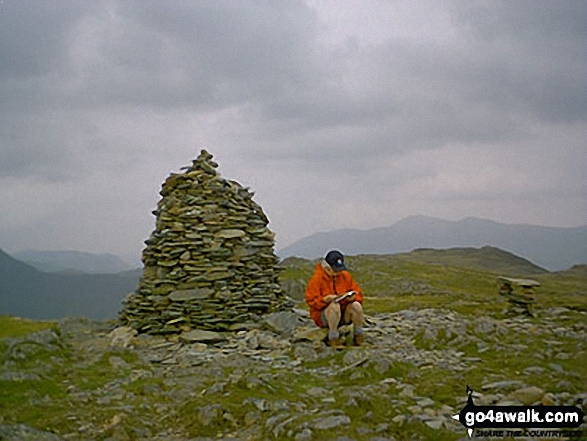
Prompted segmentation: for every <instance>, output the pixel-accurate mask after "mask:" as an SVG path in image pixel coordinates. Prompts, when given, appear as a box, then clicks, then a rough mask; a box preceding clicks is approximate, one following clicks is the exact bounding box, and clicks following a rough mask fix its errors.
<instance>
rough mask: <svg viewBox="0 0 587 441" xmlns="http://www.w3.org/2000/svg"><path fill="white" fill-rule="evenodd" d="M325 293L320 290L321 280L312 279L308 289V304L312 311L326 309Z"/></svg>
mask: <svg viewBox="0 0 587 441" xmlns="http://www.w3.org/2000/svg"><path fill="white" fill-rule="evenodd" d="M325 296H326V294H325V293H323V292H322V289H321V288H320V280H318V278H316V277H312V278H311V279H310V281H309V282H308V286H307V287H306V303H307V304H308V306H309V307H310V308H312V309H324V308H326V302H325V301H324V297H325Z"/></svg>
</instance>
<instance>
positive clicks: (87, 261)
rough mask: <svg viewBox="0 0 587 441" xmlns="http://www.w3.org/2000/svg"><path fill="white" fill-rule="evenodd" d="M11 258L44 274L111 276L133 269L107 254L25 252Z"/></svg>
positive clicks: (60, 251) (64, 251)
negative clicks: (62, 273)
mask: <svg viewBox="0 0 587 441" xmlns="http://www.w3.org/2000/svg"><path fill="white" fill-rule="evenodd" d="M12 256H13V257H14V258H16V259H18V260H21V261H23V262H25V263H28V264H29V265H31V266H33V267H35V268H36V269H38V270H41V271H44V272H70V273H72V272H73V273H75V272H82V273H87V274H113V273H119V272H121V271H129V270H131V269H133V267H131V266H130V265H129V264H128V263H127V262H125V261H124V260H122V259H121V258H120V257H117V256H115V255H113V254H108V253H106V254H93V253H85V252H82V251H66V250H58V251H39V250H26V251H20V252H18V253H13V254H12Z"/></svg>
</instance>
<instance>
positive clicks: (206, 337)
mask: <svg viewBox="0 0 587 441" xmlns="http://www.w3.org/2000/svg"><path fill="white" fill-rule="evenodd" d="M226 339H227V337H226V335H224V334H221V333H219V332H214V331H205V330H203V329H194V330H192V331H187V332H184V333H183V334H181V336H180V340H181V341H183V342H185V343H220V342H223V341H226Z"/></svg>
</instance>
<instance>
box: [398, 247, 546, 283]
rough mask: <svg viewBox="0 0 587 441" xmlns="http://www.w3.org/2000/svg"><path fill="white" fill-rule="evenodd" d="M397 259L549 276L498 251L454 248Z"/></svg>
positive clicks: (428, 251)
mask: <svg viewBox="0 0 587 441" xmlns="http://www.w3.org/2000/svg"><path fill="white" fill-rule="evenodd" d="M393 257H394V258H395V259H401V260H403V261H405V262H417V263H428V264H439V265H446V266H453V267H458V268H467V269H474V270H482V271H490V272H494V273H502V274H504V275H510V276H527V275H534V274H544V273H547V272H548V271H547V270H545V269H544V268H541V267H539V266H538V265H535V264H533V263H532V262H530V261H528V260H526V259H524V258H522V257H519V256H516V255H515V254H512V253H510V252H508V251H504V250H500V249H499V248H494V247H482V248H450V249H447V250H435V249H427V248H420V249H416V250H414V251H412V252H410V253H402V254H396V255H395V256H393Z"/></svg>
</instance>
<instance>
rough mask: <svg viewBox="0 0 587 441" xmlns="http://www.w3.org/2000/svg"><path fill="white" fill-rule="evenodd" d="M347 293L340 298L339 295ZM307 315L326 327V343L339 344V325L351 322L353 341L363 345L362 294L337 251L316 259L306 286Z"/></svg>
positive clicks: (322, 326) (337, 345)
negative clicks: (318, 259)
mask: <svg viewBox="0 0 587 441" xmlns="http://www.w3.org/2000/svg"><path fill="white" fill-rule="evenodd" d="M343 294H347V296H346V297H345V298H342V299H340V297H341V295H343ZM306 303H307V304H308V306H309V307H310V316H311V317H312V320H314V323H316V325H318V326H319V327H321V328H328V345H329V346H332V347H336V348H340V347H342V346H343V345H342V342H341V339H340V333H339V331H338V328H339V327H340V326H342V325H348V324H351V323H352V324H353V330H354V333H353V342H354V344H355V345H357V346H360V345H362V344H363V341H364V340H363V306H362V304H363V293H362V292H361V288H359V285H358V284H357V282H355V281H354V280H353V277H352V276H351V274H350V273H349V272H348V271H347V268H346V266H345V264H344V256H343V255H342V253H341V252H340V251H335V250H333V251H330V252H328V254H326V257H325V258H324V259H323V260H321V261H320V262H318V264H317V265H316V270H315V272H314V275H313V276H312V278H311V279H310V281H309V282H308V286H307V288H306Z"/></svg>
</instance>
